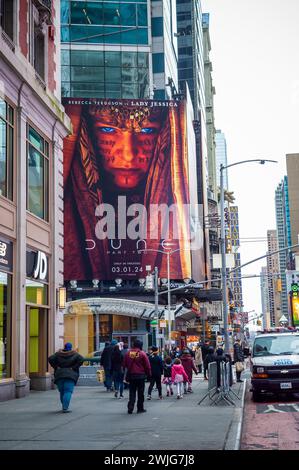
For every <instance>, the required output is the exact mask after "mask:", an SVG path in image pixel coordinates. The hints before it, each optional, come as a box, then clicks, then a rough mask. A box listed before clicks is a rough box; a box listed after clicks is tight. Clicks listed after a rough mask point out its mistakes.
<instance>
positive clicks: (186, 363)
mask: <svg viewBox="0 0 299 470" xmlns="http://www.w3.org/2000/svg"><path fill="white" fill-rule="evenodd" d="M181 361H182V366H183V367H184V369H185V372H186V374H187V375H188V379H189V383H188V390H187V382H184V392H185V393H187V392H189V393H192V386H191V384H192V371H194V372H195V374H198V370H197V369H196V367H195V364H194V359H193V357H192V356H191V354H190V352H189V350H188V349H184V350H183V353H182V355H181Z"/></svg>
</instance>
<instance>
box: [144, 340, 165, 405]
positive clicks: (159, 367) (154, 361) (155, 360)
mask: <svg viewBox="0 0 299 470" xmlns="http://www.w3.org/2000/svg"><path fill="white" fill-rule="evenodd" d="M149 361H150V365H151V371H152V375H151V379H150V385H149V387H148V392H147V399H148V400H150V399H151V398H152V396H151V394H152V390H153V387H154V384H155V383H156V386H157V389H158V392H159V398H160V400H161V399H162V398H163V397H162V384H161V377H162V374H163V360H162V357H161V356H159V349H158V348H157V346H152V354H150V356H149Z"/></svg>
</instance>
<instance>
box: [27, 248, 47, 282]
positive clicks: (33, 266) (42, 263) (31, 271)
mask: <svg viewBox="0 0 299 470" xmlns="http://www.w3.org/2000/svg"><path fill="white" fill-rule="evenodd" d="M26 261H27V276H28V277H31V278H33V279H37V280H40V281H46V280H47V279H48V257H47V255H46V254H45V253H43V252H42V251H27V259H26Z"/></svg>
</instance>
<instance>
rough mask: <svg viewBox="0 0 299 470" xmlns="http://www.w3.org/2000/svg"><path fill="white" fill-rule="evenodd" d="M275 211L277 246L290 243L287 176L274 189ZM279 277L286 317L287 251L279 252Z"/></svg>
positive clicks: (288, 265) (285, 245)
mask: <svg viewBox="0 0 299 470" xmlns="http://www.w3.org/2000/svg"><path fill="white" fill-rule="evenodd" d="M275 211H276V228H277V239H278V248H279V249H280V250H282V249H283V248H285V247H287V246H290V245H291V227H290V215H289V214H290V209H289V196H288V178H287V176H285V177H284V179H283V180H282V181H281V183H279V185H278V186H277V189H276V191H275ZM279 267H280V277H281V283H282V291H281V311H282V314H283V315H285V316H286V318H288V315H289V312H288V293H287V282H286V269H291V265H290V256H289V253H288V252H287V251H281V252H280V253H279Z"/></svg>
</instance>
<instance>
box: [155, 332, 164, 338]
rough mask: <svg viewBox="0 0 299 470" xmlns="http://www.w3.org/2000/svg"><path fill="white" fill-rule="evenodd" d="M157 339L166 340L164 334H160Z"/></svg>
mask: <svg viewBox="0 0 299 470" xmlns="http://www.w3.org/2000/svg"><path fill="white" fill-rule="evenodd" d="M156 338H157V339H163V338H164V335H163V333H158V334H157V335H156Z"/></svg>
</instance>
